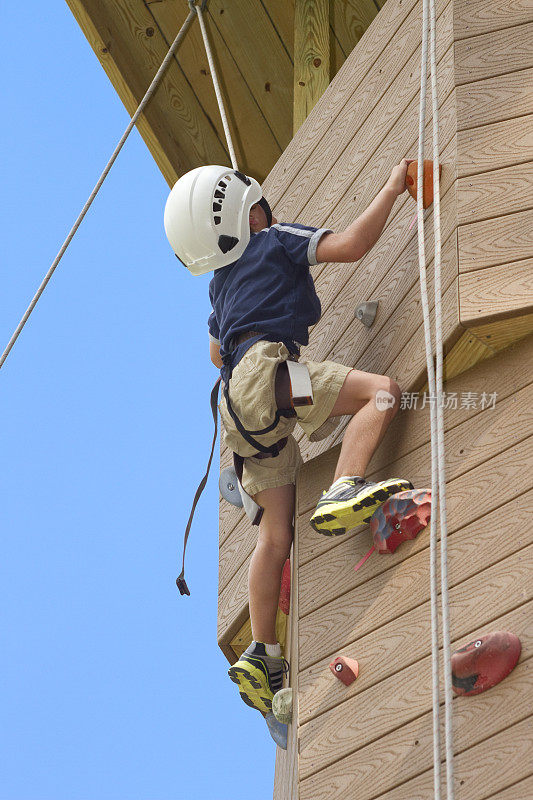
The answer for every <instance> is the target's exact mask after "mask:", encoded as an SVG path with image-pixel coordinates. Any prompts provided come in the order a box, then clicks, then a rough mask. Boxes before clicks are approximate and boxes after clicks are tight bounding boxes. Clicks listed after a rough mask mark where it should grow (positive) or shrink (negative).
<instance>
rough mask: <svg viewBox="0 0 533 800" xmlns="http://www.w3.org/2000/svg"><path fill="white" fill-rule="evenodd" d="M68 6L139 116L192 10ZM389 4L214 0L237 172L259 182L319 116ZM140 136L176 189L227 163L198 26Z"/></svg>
mask: <svg viewBox="0 0 533 800" xmlns="http://www.w3.org/2000/svg"><path fill="white" fill-rule="evenodd" d="M67 3H68V5H69V7H70V9H71V10H72V13H73V14H74V16H75V18H76V20H77V21H78V23H79V25H80V27H81V28H82V30H83V32H84V34H85V36H86V37H87V39H88V41H89V43H90V45H91V47H92V48H93V50H94V52H95V53H96V55H97V57H98V59H99V61H100V63H101V65H102V67H103V68H104V70H105V71H106V73H107V75H108V77H109V79H110V81H111V83H112V84H113V86H114V87H115V89H116V91H117V93H118V95H119V97H120V98H121V100H122V102H123V103H124V105H125V106H126V108H127V110H128V112H129V113H130V114H133V112H134V111H135V109H136V108H137V106H138V104H139V102H140V100H141V99H142V97H143V95H144V93H145V91H146V89H147V88H148V86H149V84H150V82H151V80H152V78H153V77H154V75H155V73H156V71H157V69H158V67H159V65H160V64H161V62H162V61H163V58H164V57H165V55H166V53H167V51H168V48H169V47H170V45H171V44H172V42H173V40H174V38H175V36H176V34H177V32H178V30H179V29H180V27H181V25H182V24H183V22H184V21H185V19H186V17H187V15H188V13H189V5H188V2H187V0H67ZM383 3H384V0H268V1H267V0H208V2H207V5H206V9H205V12H204V19H205V22H206V27H207V30H208V35H209V38H210V42H211V47H212V49H213V53H214V59H215V64H216V68H217V72H218V76H219V81H220V84H221V87H222V91H223V94H224V98H225V103H226V111H227V114H228V120H229V124H230V128H231V132H232V137H233V139H234V145H235V149H236V153H237V159H238V163H239V168H240V169H241V170H242V171H244V172H247V173H248V174H251V175H253V176H254V177H255V178H257V179H258V180H259V181H263V180H264V178H265V177H266V176H267V175H268V173H269V172H270V170H271V168H272V167H273V166H274V164H275V163H276V161H277V160H278V158H279V157H280V155H281V154H282V152H283V151H284V150H285V148H286V147H287V145H288V144H289V142H290V141H291V139H292V136H293V132H294V130H295V128H297V127H298V126H299V124H301V122H302V121H303V119H305V116H306V114H307V113H308V111H309V110H310V107H309V106H310V105H311V107H312V104H313V102H314V101H313V100H311V103H310V101H309V96H310V95H311V97H312V98H314V99H315V100H316V99H318V97H319V96H320V94H321V93H322V92H323V91H324V89H325V88H326V87H327V85H328V84H329V81H330V80H331V78H333V77H334V76H335V75H336V73H337V72H338V71H339V69H340V68H341V66H342V64H343V63H344V61H345V60H346V57H347V56H348V54H349V53H350V52H351V51H352V50H353V48H354V47H355V45H356V44H357V42H358V41H359V39H360V38H361V36H362V34H363V33H364V31H365V30H366V28H367V27H368V26H369V24H370V23H371V21H372V19H373V18H374V17H375V16H376V14H377V12H378V11H379V8H380V6H381V5H383ZM295 30H296V36H295ZM295 39H296V50H297V57H296V64H295ZM295 87H296V88H295ZM300 95H301V96H300ZM295 102H296V106H295ZM294 107H296V113H294V112H293V109H294ZM138 128H139V130H140V133H141V135H142V136H143V138H144V140H145V142H146V144H147V146H148V148H149V150H150V152H151V153H152V155H153V157H154V159H155V161H156V163H157V165H158V167H159V169H160V170H161V172H162V173H163V175H164V177H165V179H166V180H167V182H168V183H169V185H173V184H174V182H175V181H176V180H177V178H178V177H179V176H180V175H182V174H183V173H185V172H187V171H188V170H190V169H193V168H194V167H197V166H201V165H203V164H217V163H221V164H230V158H229V153H228V148H227V145H226V141H225V137H224V131H223V127H222V122H221V119H220V113H219V110H218V106H217V102H216V98H215V93H214V90H213V84H212V80H211V75H210V71H209V66H208V61H207V57H206V54H205V48H204V44H203V40H202V36H201V31H200V26H199V24H198V21H197V20H193V22H192V24H191V26H190V28H189V30H188V31H187V34H186V36H185V38H184V41H183V42H182V44H181V46H180V48H179V50H178V53H177V54H176V56H175V58H174V59H173V61H172V63H171V65H170V67H169V69H168V71H167V73H166V75H165V77H164V78H163V81H162V84H161V85H160V87H159V88H158V90H157V92H156V94H155V96H154V97H153V98H152V99H151V101H150V103H149V105H148V107H147V109H146V111H145V113H144V114H143V115H142V117H141V119H140V121H139V123H138Z"/></svg>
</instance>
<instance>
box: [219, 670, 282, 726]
mask: <svg viewBox="0 0 533 800" xmlns="http://www.w3.org/2000/svg"><path fill="white" fill-rule="evenodd" d="M228 675H229V677H230V679H231V680H232V681H233V683H236V684H237V686H238V687H239V694H240V696H241V698H242V700H243V702H244V703H246V705H247V706H250V708H256V709H257V710H258V711H260V712H261V714H268V712H269V711H272V698H273V697H274V695H273V694H272V692H271V691H270V689H268V688H266V687H265V684H264V679H265V676H264V675H263V673H262V672H261V670H259V669H257V668H256V667H254V666H252V665H251V664H247V666H246V667H240V666H239V665H238V662H237V664H235V665H234V666H233V667H230V668H229V669H228Z"/></svg>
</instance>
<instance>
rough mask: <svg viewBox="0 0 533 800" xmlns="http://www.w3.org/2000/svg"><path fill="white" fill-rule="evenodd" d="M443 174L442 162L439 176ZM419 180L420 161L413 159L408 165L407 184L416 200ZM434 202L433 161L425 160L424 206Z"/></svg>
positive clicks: (426, 206) (408, 189)
mask: <svg viewBox="0 0 533 800" xmlns="http://www.w3.org/2000/svg"><path fill="white" fill-rule="evenodd" d="M441 175H442V164H439V177H440V176H441ZM417 181H418V161H411V163H410V164H409V166H408V167H407V174H406V176H405V185H406V187H407V191H408V192H409V194H410V195H411V197H414V199H415V200H416V195H417V191H416V190H417ZM432 202H433V161H429V160H425V161H424V200H423V206H424V208H428V207H429V206H430V205H431V204H432Z"/></svg>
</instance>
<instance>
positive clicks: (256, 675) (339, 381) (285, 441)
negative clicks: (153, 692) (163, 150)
mask: <svg viewBox="0 0 533 800" xmlns="http://www.w3.org/2000/svg"><path fill="white" fill-rule="evenodd" d="M409 163H410V161H408V160H407V159H404V160H402V161H401V162H400V163H399V164H398V165H397V166H395V167H394V168H393V170H392V172H391V174H390V177H389V179H388V181H387V182H386V184H385V186H384V187H383V188H382V189H381V191H380V192H379V193H378V194H377V196H376V197H375V199H374V200H373V202H372V203H371V204H370V206H369V207H368V208H367V209H366V210H365V211H364V212H363V213H362V214H361V215H360V216H359V217H358V218H357V219H356V220H355V221H354V222H352V223H351V224H350V225H349V226H348V227H347V228H346V229H345V230H344V231H342V232H340V233H334V232H333V231H331V230H330V229H326V228H318V229H317V228H313V227H308V226H304V225H301V224H297V223H291V224H279V223H278V222H277V220H276V219H275V218H274V217H273V216H272V212H271V210H270V207H269V205H268V202H267V201H266V200H265V198H264V197H262V193H261V189H260V187H259V184H258V183H257V182H256V181H255V180H254V179H253V178H249V177H248V176H246V175H243V174H242V173H240V172H236V171H234V170H231V169H228V168H227V167H217V166H210V167H200V168H198V169H196V170H192V172H189V173H187V174H186V175H184V176H183V177H182V178H180V180H179V181H178V183H177V184H176V185H175V186H174V188H173V190H172V192H171V195H170V197H169V200H168V201H167V206H166V209H165V228H166V232H167V236H168V238H169V241H170V243H171V245H172V246H173V248H174V251H175V253H176V254H177V255H178V257H179V258H180V259H181V260H182V261H183V263H184V264H185V265H186V266H187V267H188V268H189V269H190V271H191V272H193V274H201V273H204V272H207V271H210V270H213V269H214V270H215V273H214V276H213V278H212V280H211V282H210V285H209V295H210V300H211V303H212V307H213V311H212V313H211V315H210V317H209V321H208V327H209V336H210V355H211V360H212V362H213V363H214V364H215V366H217V367H218V368H219V369H220V370H221V376H222V380H223V386H224V391H223V397H222V400H221V402H220V406H219V409H220V414H221V418H222V422H223V425H224V429H225V442H226V444H227V446H228V447H229V448H230V450H232V451H233V452H234V453H235V454H237V456H238V457H240V465H241V467H242V477H241V484H242V488H243V489H244V491H245V492H246V493H247V494H248V495H250V496H251V497H252V498H253V500H254V501H255V502H256V503H257V504H258V506H260V507H261V509H262V517H261V520H260V524H259V534H258V539H257V545H256V547H255V550H254V553H253V556H252V559H251V562H250V568H249V576H248V590H249V608H250V619H251V624H252V635H253V641H252V643H251V645H250V646H249V647H248V648H247V649H246V651H245V652H244V653H243V654H242V656H241V657H240V659H239V660H238V661H237V663H236V664H234V665H233V666H232V667H230V669H229V671H228V674H229V676H230V678H231V680H232V681H234V682H235V683H236V684H237V685H238V687H239V692H240V694H241V697H242V699H243V700H244V702H245V703H247V704H248V705H250V706H252V707H253V708H256V709H258V710H259V711H260V712H261V713H262V714H263V715H266V714H267V713H268V712H270V711H271V708H272V698H273V695H274V694H275V692H276V691H277V690H278V689H280V688H281V685H282V679H283V673H284V671H286V670H287V664H286V662H285V660H284V659H283V657H282V653H281V647H280V644H279V643H278V642H277V638H276V632H275V621H276V613H277V606H278V600H279V593H280V582H281V573H282V569H283V565H284V564H285V561H286V559H287V558H288V556H289V551H290V547H291V544H292V539H293V520H294V507H295V481H296V474H297V471H298V469H299V467H300V464H301V463H302V459H301V456H300V451H299V448H298V444H297V442H296V440H295V438H294V437H293V435H292V432H293V430H294V428H295V425H296V423H297V422H298V424H299V425H300V426H301V427H302V428H303V430H304V432H305V433H306V434H307V436H309V437H310V438H311V439H313V440H316V439H320V438H324V436H327V435H329V433H330V432H331V430H332V425H333V427H334V425H335V422H334V420H335V418H337V421H340V420H339V419H338V418H340V417H341V416H343V415H350V416H351V420H350V422H349V424H348V426H347V428H346V431H345V434H344V438H343V441H342V446H341V452H340V455H339V459H338V462H337V467H336V470H335V475H334V480H333V483H332V485H331V486H330V487H329V489H328V490H327V491H325V492H324V494H323V496H322V497H321V498H320V499H319V500H318V503H317V506H316V509H315V511H314V513H313V515H312V517H311V520H310V522H311V525H312V527H313V528H314V530H315V531H317V532H318V533H320V534H324V535H326V536H335V535H339V534H342V533H345V532H346V531H347V530H349V529H351V528H354V527H356V526H357V525H360V524H361V523H363V522H366V521H367V520H368V519H369V518H370V517H371V516H372V514H373V512H374V511H375V510H376V509H377V508H378V507H379V506H380V505H382V504H383V503H384V502H385V501H386V500H387V498H388V497H389V496H390V495H392V494H395V493H397V492H400V491H403V490H405V489H409V488H412V486H411V484H410V482H409V481H408V480H406V479H403V478H396V477H393V478H389V479H387V480H383V481H379V482H377V483H376V482H370V481H366V480H365V471H366V469H367V466H368V463H369V461H370V459H371V457H372V455H373V453H374V451H375V450H376V448H377V446H378V445H379V443H380V442H381V440H382V438H383V436H384V434H385V432H386V430H387V428H388V426H389V425H390V423H391V421H392V419H393V417H394V416H395V414H396V412H397V411H398V408H399V401H400V388H399V386H398V384H397V383H396V382H395V381H393V380H392V379H390V378H388V377H386V376H383V375H377V374H372V373H367V372H363V371H361V370H358V369H353V368H352V367H348V366H344V365H342V364H337V363H335V362H333V361H324V362H321V363H318V362H306V363H305V366H306V367H307V370H308V374H309V379H310V385H311V389H312V401H308V403H307V404H305V405H298V403H297V399H296V398H294V397H292V396H291V392H290V386H291V384H290V380H289V376H288V374H287V373H290V372H291V370H290V369H287V362H288V361H291V362H296V361H298V358H299V353H300V347H301V346H302V345H307V344H308V341H309V335H308V329H309V327H310V326H311V325H314V324H316V323H317V322H318V320H319V319H320V313H321V307H320V301H319V298H318V296H317V294H316V291H315V287H314V283H313V279H312V277H311V274H310V270H309V267H310V266H312V265H314V264H319V263H324V262H328V263H352V262H355V261H358V260H359V259H361V258H362V257H363V256H364V255H365V254H366V253H368V251H369V250H370V249H371V248H372V247H373V246H374V244H375V243H376V242H377V240H378V238H379V236H380V234H381V232H382V230H383V228H384V226H385V223H386V221H387V218H388V216H389V214H390V211H391V209H392V206H393V204H394V202H395V200H396V198H397V197H398V196H399V195H400V194H402V192H404V191H405V189H406V183H405V179H406V172H407V167H408V165H409ZM291 366H292V365H291ZM310 402H311V403H312V404H309V403H310Z"/></svg>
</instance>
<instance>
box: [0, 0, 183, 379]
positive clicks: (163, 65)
mask: <svg viewBox="0 0 533 800" xmlns="http://www.w3.org/2000/svg"><path fill="white" fill-rule="evenodd" d="M193 19H194V11H190V12H189V15H188V17H187V19H186V20H185V22H184V23H183V25H182V26H181V28H180V30H179V32H178V35H177V36H176V38H175V39H174V41H173V43H172V45H171V47H170V49H169V51H168V53H167V54H166V56H165V58H164V60H163V62H162V63H161V66H160V67H159V69H158V70H157V72H156V74H155V76H154V78H153V80H152V82H151V84H150V86H149V87H148V89H147V90H146V94H145V95H144V97H143V99H142V100H141V102H140V104H139V107H138V108H137V111H136V112H135V114H134V115H133V117H132V118H131V120H130V122H129V125H128V127H127V128H126V130H125V131H124V133H123V135H122V137H121V139H120V141H119V143H118V144H117V146H116V147H115V150H114V151H113V154H112V156H111V158H110V159H109V161H108V162H107V164H106V166H105V169H104V171H103V172H102V174H101V175H100V178H99V179H98V182H97V184H96V186H95V187H94V189H93V190H92V192H91V194H90V195H89V199H88V200H87V202H86V203H85V205H84V206H83V208H82V210H81V212H80V214H79V216H78V218H77V220H76V222H75V223H74V225H73V226H72V228H71V229H70V232H69V234H68V236H67V238H66V239H65V241H64V242H63V244H62V246H61V249H60V251H59V253H58V254H57V256H56V257H55V259H54V261H53V263H52V266H51V267H50V269H49V270H48V272H47V273H46V275H45V277H44V278H43V281H42V283H41V285H40V286H39V288H38V290H37V292H36V293H35V295H34V297H33V300H32V301H31V303H30V305H29V306H28V308H27V309H26V313H25V314H24V316H23V317H22V319H21V321H20V322H19V324H18V326H17V329H16V330H15V332H14V334H13V336H12V337H11V339H10V340H9V342H8V345H7V347H6V349H5V350H4V352H3V353H2V357H1V358H0V369H1V368H2V367H3V365H4V363H5V361H6V358H7V357H8V355H9V353H10V352H11V350H12V348H13V345H14V344H15V342H16V341H17V339H18V337H19V335H20V333H21V331H22V329H23V328H24V325H25V324H26V322H27V321H28V319H29V317H30V314H31V312H32V311H33V309H34V308H35V306H36V305H37V302H38V301H39V298H40V297H41V295H42V293H43V292H44V290H45V289H46V286H47V284H48V281H49V280H50V278H51V277H52V275H53V274H54V272H55V269H56V267H57V265H58V264H59V262H60V261H61V259H62V258H63V256H64V254H65V251H66V249H67V247H68V246H69V244H70V243H71V241H72V239H73V238H74V235H75V233H76V231H77V230H78V228H79V227H80V225H81V223H82V221H83V218H84V217H85V215H86V213H87V211H88V210H89V208H90V207H91V205H92V202H93V200H94V198H95V197H96V195H97V194H98V192H99V191H100V187H101V186H102V184H103V182H104V181H105V179H106V177H107V175H108V173H109V171H110V169H111V167H112V166H113V164H114V163H115V161H116V158H117V156H118V154H119V153H120V151H121V150H122V147H123V145H124V143H125V141H126V139H127V138H128V136H129V135H130V133H131V131H132V130H133V127H134V126H135V123H136V122H137V120H138V119H139V117H140V115H141V114H142V112H143V111H144V109H145V107H146V105H147V103H148V101H149V100H150V99H151V97H152V95H153V94H154V92H155V90H156V89H157V87H158V85H159V83H160V81H161V78H162V77H163V75H164V73H165V71H166V69H167V67H168V65H169V63H170V61H171V60H172V58H173V56H174V54H175V52H176V51H177V49H178V47H179V46H180V44H181V41H182V39H183V37H184V36H185V34H186V32H187V30H188V28H189V26H190V24H191V22H192V21H193Z"/></svg>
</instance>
